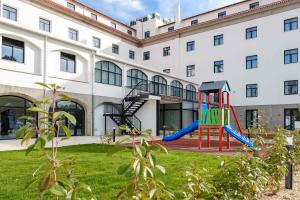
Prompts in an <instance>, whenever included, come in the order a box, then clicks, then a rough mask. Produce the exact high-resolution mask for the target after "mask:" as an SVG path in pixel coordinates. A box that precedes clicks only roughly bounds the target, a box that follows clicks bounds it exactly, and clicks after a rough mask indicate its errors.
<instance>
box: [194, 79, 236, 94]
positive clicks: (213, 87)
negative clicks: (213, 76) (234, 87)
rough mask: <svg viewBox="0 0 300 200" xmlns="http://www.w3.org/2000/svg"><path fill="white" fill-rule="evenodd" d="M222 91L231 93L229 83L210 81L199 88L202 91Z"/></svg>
mask: <svg viewBox="0 0 300 200" xmlns="http://www.w3.org/2000/svg"><path fill="white" fill-rule="evenodd" d="M219 89H222V91H225V92H230V87H229V84H228V82H227V81H210V82H203V83H202V84H201V86H200V88H199V90H200V91H203V92H206V91H210V92H212V91H217V90H219Z"/></svg>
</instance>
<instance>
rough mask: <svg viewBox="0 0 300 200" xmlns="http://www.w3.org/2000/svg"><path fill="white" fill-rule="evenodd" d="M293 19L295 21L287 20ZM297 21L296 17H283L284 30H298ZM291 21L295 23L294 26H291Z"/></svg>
mask: <svg viewBox="0 0 300 200" xmlns="http://www.w3.org/2000/svg"><path fill="white" fill-rule="evenodd" d="M295 19H296V21H292V22H289V21H291V20H295ZM298 21H299V20H298V17H292V18H289V19H285V20H284V32H289V31H295V30H298V28H299V22H298ZM293 23H296V26H295V28H294V27H293ZM287 26H288V28H287Z"/></svg>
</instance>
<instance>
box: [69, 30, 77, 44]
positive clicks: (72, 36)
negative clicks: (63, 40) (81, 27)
mask: <svg viewBox="0 0 300 200" xmlns="http://www.w3.org/2000/svg"><path fill="white" fill-rule="evenodd" d="M69 39H71V40H75V41H78V31H76V30H74V29H72V28H69Z"/></svg>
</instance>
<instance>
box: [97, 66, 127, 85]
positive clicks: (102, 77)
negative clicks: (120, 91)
mask: <svg viewBox="0 0 300 200" xmlns="http://www.w3.org/2000/svg"><path fill="white" fill-rule="evenodd" d="M95 81H96V82H97V83H103V84H108V85H116V86H122V70H121V68H120V67H118V66H117V65H116V64H114V63H112V62H109V61H100V62H97V63H96V68H95Z"/></svg>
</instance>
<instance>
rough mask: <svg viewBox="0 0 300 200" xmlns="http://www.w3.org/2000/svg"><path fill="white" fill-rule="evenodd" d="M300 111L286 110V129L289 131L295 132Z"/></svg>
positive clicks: (295, 109) (294, 109)
mask: <svg viewBox="0 0 300 200" xmlns="http://www.w3.org/2000/svg"><path fill="white" fill-rule="evenodd" d="M298 112H299V110H298V109H297V108H288V109H284V128H285V129H287V130H295V121H296V119H297V115H298Z"/></svg>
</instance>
